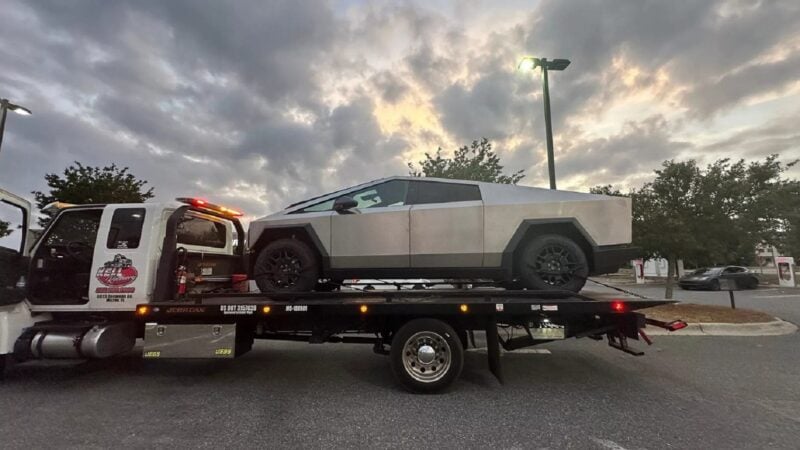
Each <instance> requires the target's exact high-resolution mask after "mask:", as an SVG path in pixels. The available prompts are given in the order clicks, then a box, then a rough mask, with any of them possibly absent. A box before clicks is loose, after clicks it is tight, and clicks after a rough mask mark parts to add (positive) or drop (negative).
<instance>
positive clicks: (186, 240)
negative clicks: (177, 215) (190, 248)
mask: <svg viewBox="0 0 800 450" xmlns="http://www.w3.org/2000/svg"><path fill="white" fill-rule="evenodd" d="M226 235H227V233H226V230H225V225H223V224H221V223H217V222H213V221H211V220H207V219H203V218H202V217H196V216H188V215H187V216H184V217H183V218H182V219H181V221H180V222H178V243H179V244H184V245H197V246H200V247H213V248H225V244H226V242H225V239H226Z"/></svg>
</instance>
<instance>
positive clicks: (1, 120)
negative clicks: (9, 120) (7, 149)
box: [0, 98, 33, 148]
mask: <svg viewBox="0 0 800 450" xmlns="http://www.w3.org/2000/svg"><path fill="white" fill-rule="evenodd" d="M0 110H2V112H0V148H2V147H3V133H4V132H5V130H6V114H8V111H12V112H15V113H17V114H19V115H21V116H30V115H31V114H33V113H32V112H31V110H30V109H28V108H26V107H24V106H21V105H17V104H14V103H11V102H10V101H8V99H6V98H3V99H0Z"/></svg>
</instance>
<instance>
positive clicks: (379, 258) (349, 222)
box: [331, 180, 410, 269]
mask: <svg viewBox="0 0 800 450" xmlns="http://www.w3.org/2000/svg"><path fill="white" fill-rule="evenodd" d="M408 184H409V182H408V180H389V181H386V182H384V183H379V184H374V185H371V186H368V187H365V188H363V189H361V190H359V191H356V192H353V193H350V194H348V195H349V196H350V197H352V198H353V199H354V200H355V201H356V202H357V206H356V207H355V208H353V209H352V210H349V211H345V212H343V213H334V214H333V215H332V216H331V268H332V269H346V268H402V267H409V210H410V206H408V205H407V196H408Z"/></svg>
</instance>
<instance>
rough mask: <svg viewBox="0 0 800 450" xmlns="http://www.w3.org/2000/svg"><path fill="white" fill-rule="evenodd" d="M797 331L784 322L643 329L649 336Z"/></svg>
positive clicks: (711, 324)
mask: <svg viewBox="0 0 800 450" xmlns="http://www.w3.org/2000/svg"><path fill="white" fill-rule="evenodd" d="M796 331H797V326H796V325H795V324H793V323H791V322H787V321H785V320H780V319H777V318H776V319H775V320H773V321H772V322H758V323H690V324H689V326H687V327H686V328H684V329H682V330H678V331H672V332H670V331H667V330H663V329H661V328H645V333H647V334H648V335H651V336H781V335H784V334H792V333H794V332H796Z"/></svg>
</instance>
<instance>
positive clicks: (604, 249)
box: [590, 245, 641, 275]
mask: <svg viewBox="0 0 800 450" xmlns="http://www.w3.org/2000/svg"><path fill="white" fill-rule="evenodd" d="M640 256H641V249H640V248H638V247H629V246H627V245H607V246H600V247H595V248H594V251H593V257H592V263H593V264H592V271H591V272H590V274H591V275H600V274H604V273H614V272H616V271H617V270H619V268H620V267H622V266H624V265H626V264H628V263H630V261H631V260H633V259H636V258H638V257H640Z"/></svg>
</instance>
